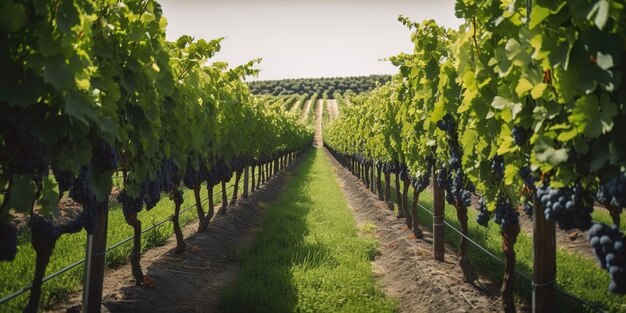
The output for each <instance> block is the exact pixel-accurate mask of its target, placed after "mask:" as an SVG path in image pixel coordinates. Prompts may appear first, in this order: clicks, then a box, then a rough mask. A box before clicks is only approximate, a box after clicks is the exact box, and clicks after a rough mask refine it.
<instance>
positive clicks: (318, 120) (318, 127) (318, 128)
mask: <svg viewBox="0 0 626 313" xmlns="http://www.w3.org/2000/svg"><path fill="white" fill-rule="evenodd" d="M323 115H324V102H323V101H322V100H317V103H316V105H315V137H313V146H314V147H317V148H321V147H322V146H323V145H324V143H323V140H322V119H323Z"/></svg>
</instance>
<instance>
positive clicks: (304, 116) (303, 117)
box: [300, 100, 312, 122]
mask: <svg viewBox="0 0 626 313" xmlns="http://www.w3.org/2000/svg"><path fill="white" fill-rule="evenodd" d="M311 103H312V101H311V100H307V101H306V102H305V103H304V108H303V109H302V115H301V116H300V120H301V121H305V122H306V119H307V118H308V117H309V110H311Z"/></svg>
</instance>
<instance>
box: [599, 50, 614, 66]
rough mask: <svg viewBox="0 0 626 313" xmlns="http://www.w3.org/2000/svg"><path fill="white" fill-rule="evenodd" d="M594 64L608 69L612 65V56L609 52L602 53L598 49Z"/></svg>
mask: <svg viewBox="0 0 626 313" xmlns="http://www.w3.org/2000/svg"><path fill="white" fill-rule="evenodd" d="M596 64H597V65H598V66H599V67H600V68H601V69H603V70H605V71H606V70H608V69H610V68H611V67H613V65H614V64H613V56H611V55H610V54H604V53H602V52H600V51H598V55H597V57H596Z"/></svg>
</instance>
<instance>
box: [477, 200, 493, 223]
mask: <svg viewBox="0 0 626 313" xmlns="http://www.w3.org/2000/svg"><path fill="white" fill-rule="evenodd" d="M490 219H491V214H490V213H489V209H488V208H487V203H486V202H485V199H483V198H480V200H479V201H478V215H477V216H476V222H477V223H478V225H481V226H484V227H487V225H488V224H489V220H490Z"/></svg>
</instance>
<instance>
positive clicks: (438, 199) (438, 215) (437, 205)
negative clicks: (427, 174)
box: [432, 170, 445, 262]
mask: <svg viewBox="0 0 626 313" xmlns="http://www.w3.org/2000/svg"><path fill="white" fill-rule="evenodd" d="M432 172H433V209H434V210H433V258H434V259H435V260H437V261H442V262H443V260H444V232H443V230H444V229H443V216H444V210H445V203H444V194H443V189H442V188H441V187H440V186H439V184H438V183H437V173H436V171H434V170H433V171H432Z"/></svg>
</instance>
